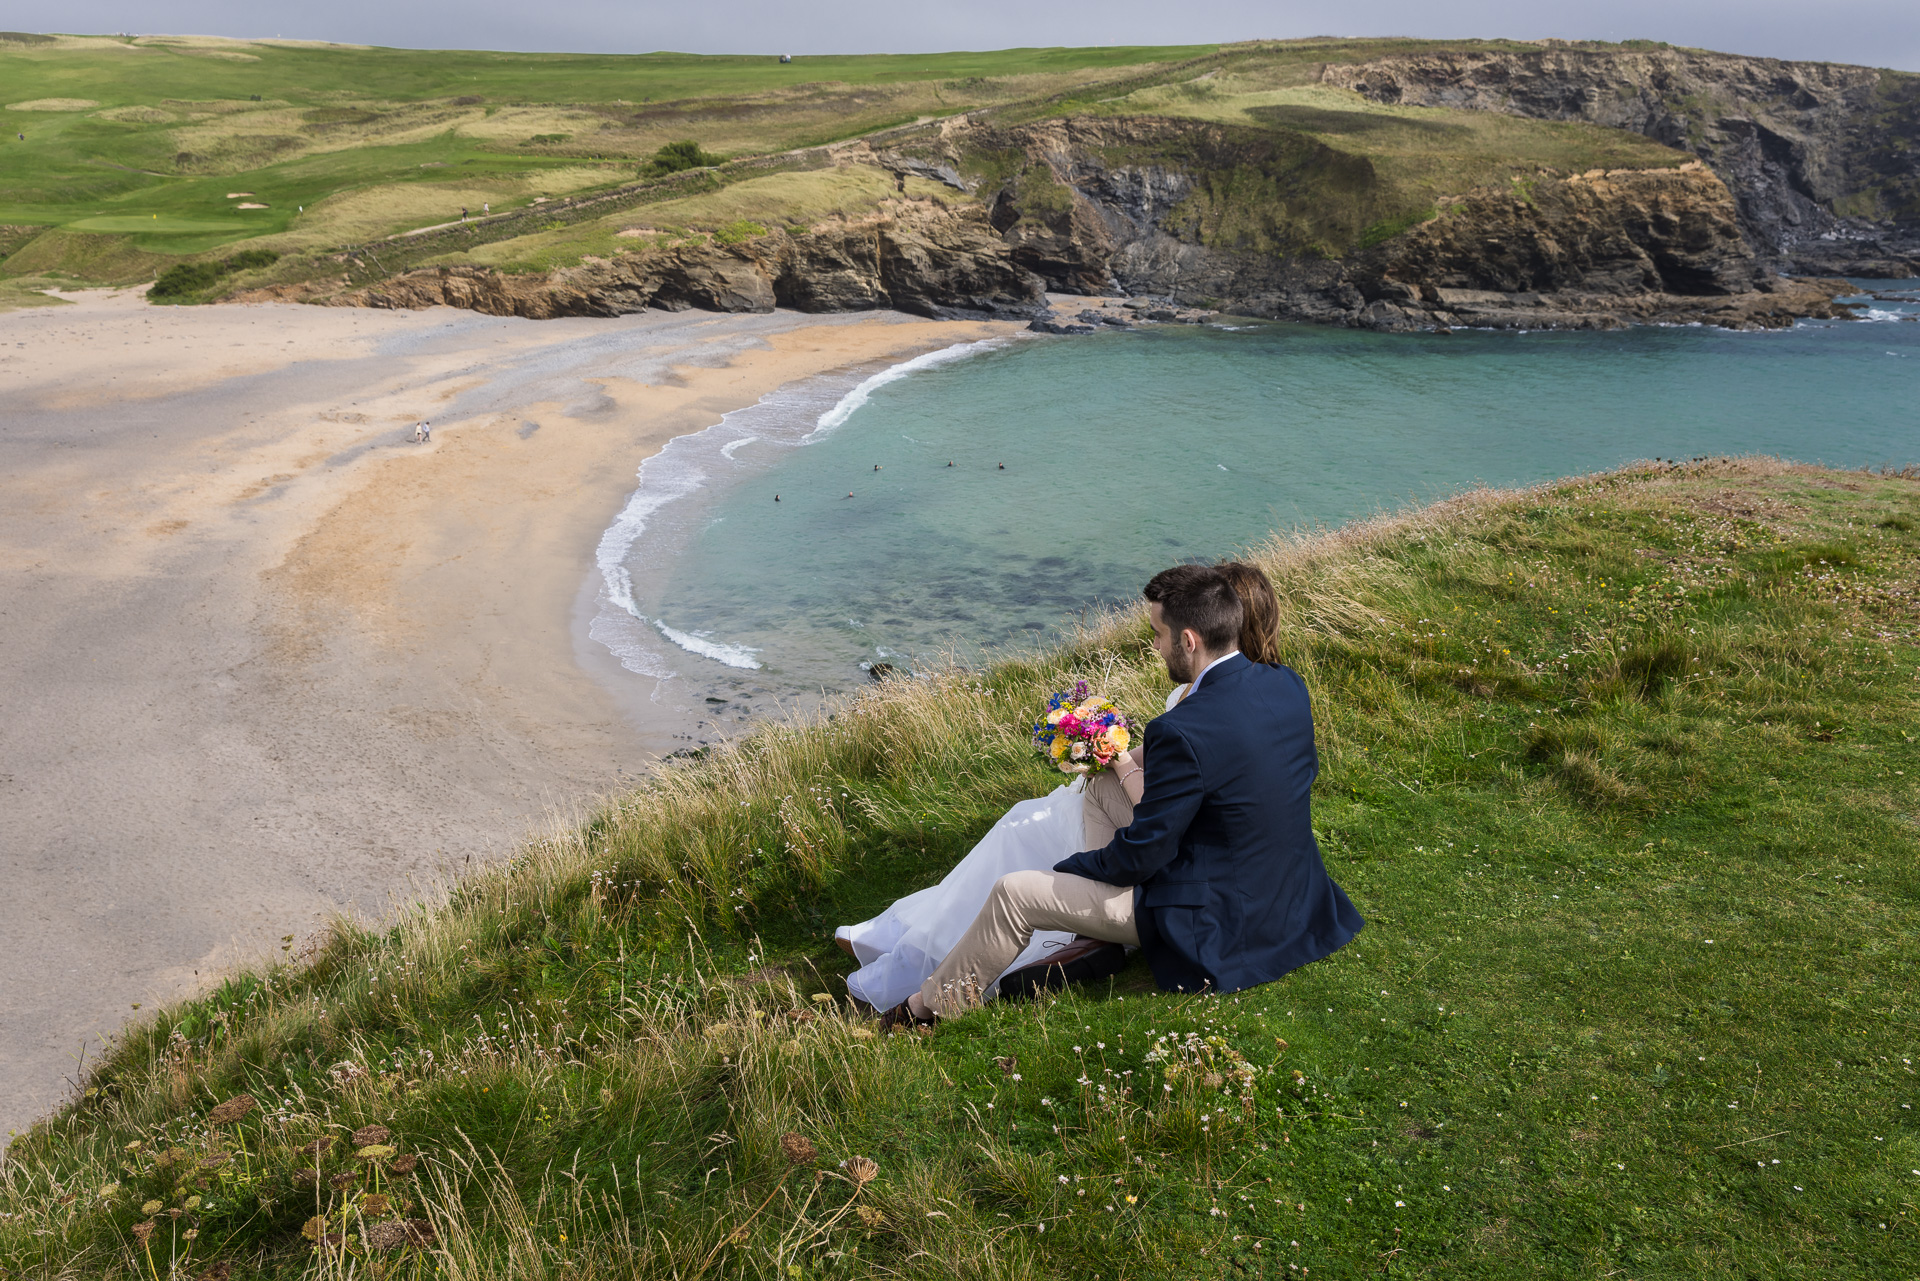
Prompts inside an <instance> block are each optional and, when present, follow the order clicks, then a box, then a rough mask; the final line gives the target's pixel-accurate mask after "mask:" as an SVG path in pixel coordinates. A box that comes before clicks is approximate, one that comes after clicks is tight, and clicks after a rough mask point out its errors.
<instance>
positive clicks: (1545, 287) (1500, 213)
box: [960, 118, 1849, 332]
mask: <svg viewBox="0 0 1920 1281" xmlns="http://www.w3.org/2000/svg"><path fill="white" fill-rule="evenodd" d="M1248 132H1251V131H1248ZM960 141H961V142H962V144H963V145H965V146H967V147H971V148H976V149H979V150H983V151H986V152H989V153H993V154H997V155H999V156H1001V157H1002V167H1003V168H1004V167H1006V161H1005V157H1007V156H1018V157H1020V158H1022V161H1023V163H1024V164H1025V165H1026V168H1025V169H1022V170H1020V171H1019V173H1018V174H1017V175H1016V176H1015V177H1013V178H1011V179H1008V180H1007V182H1006V184H1005V185H1004V186H1003V187H1002V189H1001V190H1000V191H999V192H997V193H993V194H991V195H990V196H988V195H986V193H984V192H983V193H982V194H983V196H986V198H987V199H989V200H990V201H991V210H992V213H991V222H992V224H993V226H994V227H995V228H996V229H997V230H999V231H1000V232H1001V236H1002V239H1003V240H1004V241H1005V242H1006V244H1007V247H1008V251H1009V253H1010V254H1011V256H1012V257H1013V260H1014V261H1015V262H1017V263H1019V264H1020V265H1022V266H1024V267H1027V268H1029V269H1030V270H1032V271H1033V272H1034V273H1035V274H1037V275H1039V276H1040V277H1041V278H1043V279H1044V280H1046V282H1047V284H1048V287H1049V288H1050V289H1052V290H1053V291H1055V292H1056V293H1083V294H1102V293H1116V292H1117V293H1127V294H1150V295H1155V296H1160V297H1165V298H1168V299H1172V300H1176V301H1178V302H1179V303H1182V304H1186V305H1188V306H1202V307H1209V308H1219V309H1226V310H1231V311H1234V312H1237V313H1240V314H1242V315H1254V316H1265V317H1272V318H1275V319H1287V320H1304V321H1313V322H1319V323H1332V324H1346V325H1356V326H1360V327H1365V328H1373V329H1388V330H1397V329H1412V328H1434V327H1450V326H1453V325H1467V324H1473V325H1481V324H1484V325H1493V326H1499V327H1507V326H1523V327H1528V328H1552V327H1561V328H1568V327H1572V328H1593V327H1600V328H1611V327H1614V326H1618V325H1623V324H1631V323H1638V322H1643V321H1649V320H1656V321H1672V322H1675V323H1681V322H1693V321H1701V322H1705V323H1710V324H1722V325H1730V326H1733V327H1737V328H1762V327H1771V326H1774V325H1779V324H1787V323H1791V321H1792V319H1793V317H1794V316H1795V315H1831V314H1837V315H1843V316H1844V315H1847V314H1849V313H1848V312H1847V311H1846V310H1845V309H1844V308H1836V307H1835V306H1834V305H1833V302H1832V298H1833V296H1834V293H1835V292H1836V290H1835V288H1833V287H1821V286H1808V287H1805V288H1794V289H1788V290H1786V291H1784V292H1782V291H1781V290H1780V289H1778V288H1777V285H1778V282H1777V281H1776V280H1774V279H1773V277H1772V276H1771V274H1770V273H1768V272H1766V271H1764V270H1763V269H1762V268H1760V267H1759V265H1758V264H1757V263H1756V262H1755V259H1754V255H1753V253H1752V251H1751V249H1750V248H1749V247H1748V245H1747V244H1746V242H1745V241H1744V240H1743V238H1742V232H1741V226H1740V220H1739V210H1738V208H1737V206H1736V204H1735V202H1734V199H1733V197H1732V195H1731V194H1730V193H1729V192H1728V190H1727V187H1726V185H1725V184H1724V183H1722V182H1721V181H1720V179H1719V178H1717V177H1716V176H1715V175H1714V174H1713V173H1712V172H1710V171H1709V170H1708V169H1707V168H1706V167H1704V166H1703V165H1701V164H1700V163H1698V162H1690V163H1689V164H1687V165H1685V166H1683V167H1680V168H1676V169H1652V170H1615V171H1612V172H1608V173H1602V172H1600V171H1597V170H1596V171H1593V172H1591V173H1589V174H1583V175H1579V176H1574V177H1568V178H1550V177H1544V176H1543V177H1541V178H1539V179H1538V180H1536V181H1533V182H1531V183H1529V184H1527V185H1526V187H1525V188H1524V189H1521V188H1515V189H1511V190H1509V189H1501V190H1480V191H1475V192H1473V193H1470V194H1469V195H1467V196H1465V197H1463V198H1460V199H1458V200H1454V201H1451V202H1448V203H1447V204H1446V205H1445V207H1444V208H1443V210H1442V211H1441V214H1440V216H1438V217H1436V218H1433V219H1430V220H1429V221H1427V222H1425V223H1423V224H1419V225H1417V226H1415V227H1413V228H1411V229H1409V230H1408V231H1406V232H1405V233H1403V234H1401V235H1398V236H1394V237H1392V238H1390V239H1388V240H1387V241H1385V242H1384V243H1382V244H1380V245H1377V246H1375V247H1373V248H1371V249H1366V250H1361V251H1358V252H1355V253H1352V254H1349V255H1348V256H1346V257H1345V258H1334V257H1330V256H1328V255H1326V254H1324V253H1321V252H1316V251H1315V249H1314V246H1313V245H1312V244H1311V243H1310V240H1309V236H1308V234H1303V233H1301V232H1299V231H1298V229H1297V228H1294V227H1289V226H1286V225H1284V224H1285V220H1286V219H1287V217H1288V209H1287V207H1286V205H1285V204H1284V203H1283V202H1275V201H1272V200H1271V199H1269V200H1268V201H1267V203H1266V206H1265V208H1266V210H1267V212H1266V213H1265V217H1266V218H1267V219H1268V221H1269V222H1271V223H1277V224H1283V225H1281V226H1279V228H1278V229H1277V230H1271V231H1266V232H1264V233H1263V232H1262V231H1260V230H1259V229H1255V230H1254V231H1250V232H1245V233H1242V234H1241V235H1240V236H1239V237H1238V238H1237V239H1236V237H1235V236H1233V235H1230V234H1228V235H1223V234H1219V226H1220V224H1218V223H1216V224H1214V225H1213V226H1209V225H1207V218H1208V214H1207V213H1206V205H1207V201H1208V191H1207V188H1208V185H1209V184H1210V183H1219V182H1220V181H1221V175H1222V174H1232V175H1234V176H1235V177H1236V179H1237V180H1238V181H1239V182H1240V183H1241V184H1242V185H1243V186H1244V185H1246V184H1248V183H1249V182H1250V181H1251V182H1255V183H1257V179H1258V174H1259V171H1260V167H1261V166H1262V165H1263V164H1265V163H1266V162H1267V161H1268V160H1269V159H1271V157H1269V156H1266V155H1263V154H1261V153H1260V152H1259V151H1258V149H1257V148H1258V145H1259V140H1258V139H1255V148H1256V149H1255V152H1254V154H1252V155H1251V156H1249V155H1248V154H1247V153H1246V152H1244V151H1242V152H1239V153H1236V151H1235V145H1236V143H1237V142H1239V141H1241V139H1239V138H1236V137H1235V136H1234V132H1233V131H1231V130H1226V129H1223V128H1221V127H1218V126H1212V125H1205V124H1195V123H1192V122H1188V121H1174V120H1156V119H1124V118H1123V119H1111V118H1109V119H1096V120H1071V119H1070V120H1051V121H1043V122H1040V123H1038V124H1034V125H1027V126H1021V127H1018V128H1014V129H1008V130H998V131H989V130H979V131H976V132H974V133H971V134H969V135H967V136H966V137H964V138H963V139H961V140H960ZM1114 157H1125V158H1126V159H1124V160H1121V161H1120V162H1119V163H1116V162H1115V161H1114V159H1113V158H1114ZM1280 159H1281V161H1282V163H1283V164H1284V165H1285V166H1286V167H1287V171H1288V175H1289V177H1290V179H1291V180H1292V181H1294V182H1295V183H1297V184H1300V185H1302V186H1304V187H1305V188H1306V189H1307V190H1308V191H1310V192H1325V191H1327V190H1328V189H1329V188H1331V189H1333V190H1334V191H1335V192H1336V193H1337V194H1338V195H1340V196H1341V197H1342V198H1343V202H1344V203H1345V204H1347V205H1350V206H1351V207H1353V208H1355V209H1357V210H1358V211H1360V212H1359V216H1360V217H1369V216H1371V215H1370V214H1369V213H1368V212H1367V211H1368V209H1369V205H1368V203H1367V194H1368V185H1369V184H1370V183H1371V180H1372V174H1371V170H1370V168H1369V169H1361V168H1359V167H1356V166H1352V165H1349V164H1347V163H1346V161H1347V160H1349V159H1351V158H1349V157H1340V156H1338V155H1337V154H1335V153H1327V152H1326V151H1325V149H1324V148H1321V149H1318V150H1315V149H1313V148H1302V149H1299V150H1297V151H1295V152H1293V153H1291V154H1288V155H1285V156H1283V157H1281V158H1280ZM1041 166H1044V168H1045V170H1046V174H1045V177H1044V179H1043V180H1040V181H1035V180H1034V179H1033V178H1032V176H1031V175H1032V173H1033V170H1034V169H1035V168H1037V167H1041ZM1249 171H1251V172H1252V173H1253V175H1254V177H1253V178H1252V179H1249V178H1248V176H1247V175H1248V173H1249ZM1033 193H1037V196H1038V198H1037V199H1035V198H1033ZM1288 234H1293V235H1295V236H1296V241H1295V244H1296V245H1301V247H1299V248H1296V249H1295V250H1294V251H1293V252H1287V251H1286V249H1285V248H1284V245H1285V241H1284V239H1283V238H1284V237H1285V236H1286V235H1288ZM1263 239H1264V243H1262V241H1263ZM1276 242H1278V243H1276ZM1301 242H1307V243H1304V244H1302V243H1301ZM1276 250H1278V251H1276ZM1443 294H1445V295H1447V296H1448V297H1450V298H1451V299H1452V301H1451V302H1443V301H1442V295H1443ZM1509 304H1511V305H1509ZM1796 308H1798V309H1799V310H1798V311H1796V310H1795V309H1796ZM1090 323H1091V321H1090V319H1089V317H1088V316H1086V315H1081V316H1077V317H1061V316H1053V317H1047V318H1044V319H1043V322H1042V323H1041V324H1040V325H1039V326H1037V327H1040V328H1044V329H1047V331H1048V332H1079V326H1080V325H1087V324H1090ZM1054 326H1058V328H1055V327H1054Z"/></svg>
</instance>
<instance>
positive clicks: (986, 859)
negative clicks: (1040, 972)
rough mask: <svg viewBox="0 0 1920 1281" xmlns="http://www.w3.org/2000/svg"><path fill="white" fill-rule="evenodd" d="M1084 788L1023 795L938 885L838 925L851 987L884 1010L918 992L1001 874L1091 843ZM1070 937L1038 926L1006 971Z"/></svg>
mask: <svg viewBox="0 0 1920 1281" xmlns="http://www.w3.org/2000/svg"><path fill="white" fill-rule="evenodd" d="M1186 692H1187V687H1186V686H1185V685H1182V686H1180V687H1178V688H1177V689H1175V690H1174V691H1173V692H1172V693H1171V694H1169V695H1167V706H1168V707H1169V708H1171V707H1172V706H1173V705H1174V704H1175V703H1177V702H1179V701H1180V698H1181V696H1182V695H1183V694H1185V693H1186ZM1084 788H1085V780H1084V779H1080V778H1076V779H1074V780H1073V781H1072V782H1071V783H1068V784H1067V785H1066V786H1064V787H1056V788H1054V789H1053V791H1052V793H1050V794H1049V795H1046V796H1041V797H1037V798H1035V799H1034V800H1030V801H1021V802H1020V803H1019V804H1018V805H1015V806H1014V807H1013V808H1012V809H1010V810H1008V811H1007V812H1006V813H1005V814H1003V815H1001V817H1000V821H999V822H998V823H995V824H994V825H993V829H992V830H991V831H989V832H988V833H987V834H986V835H985V836H983V837H981V838H980V843H979V844H978V845H975V846H974V847H973V849H972V850H971V851H970V852H969V853H968V854H967V856H966V857H965V858H963V859H961V860H960V863H959V865H958V866H957V867H955V868H954V869H953V870H952V871H951V872H948V873H947V876H946V879H945V880H943V881H941V882H940V883H939V884H938V885H930V886H928V887H927V888H926V889H924V890H921V891H919V892H918V893H914V894H909V895H907V896H906V897H905V898H903V899H900V900H898V901H897V902H895V903H894V905H893V906H892V907H889V908H888V909H887V910H886V911H884V912H882V913H880V915H878V916H876V917H874V918H873V919H872V920H871V921H862V922H860V924H858V925H843V926H841V927H840V928H839V929H838V930H836V931H834V933H835V936H836V937H838V938H843V939H845V940H846V941H847V942H848V943H850V944H852V945H853V957H854V959H855V960H856V961H859V962H860V968H859V969H857V970H855V971H854V972H853V973H852V974H851V975H849V976H848V977H847V991H848V992H850V993H851V994H853V995H854V996H857V997H859V998H860V999H861V1000H863V1001H865V1002H866V1003H867V1004H868V1005H871V1006H873V1007H874V1008H875V1009H879V1010H890V1009H892V1008H893V1007H894V1006H896V1005H898V1004H900V1002H902V1001H904V1000H906V999H907V996H908V994H909V993H912V992H918V991H919V990H920V985H921V984H922V983H925V982H926V981H927V979H928V978H929V977H930V976H931V975H932V974H933V972H934V970H935V969H937V968H938V967H939V965H940V962H942V961H944V960H946V959H947V953H948V952H951V951H952V950H953V945H954V944H956V943H958V942H959V941H960V936H961V935H962V934H965V933H966V932H967V927H968V926H970V925H972V924H973V918H974V917H976V916H978V915H979V914H980V909H981V907H983V906H984V905H985V904H986V901H987V893H988V891H990V890H991V889H993V884H994V882H995V881H997V880H999V879H1000V878H1001V877H1003V876H1005V875H1006V874H1007V873H1008V872H1022V871H1029V870H1032V871H1042V872H1050V871H1052V870H1053V865H1054V864H1055V863H1058V862H1059V861H1060V860H1062V859H1064V858H1069V857H1071V856H1072V855H1074V854H1077V853H1079V852H1080V851H1081V850H1082V849H1083V848H1085V846H1084V843H1083V842H1084V840H1085V831H1086V827H1085V810H1084V804H1083V798H1082V795H1081V793H1082V792H1083V790H1084ZM1072 941H1073V935H1071V934H1066V933H1062V932H1061V931H1058V930H1039V931H1036V932H1035V933H1034V936H1033V941H1032V942H1030V943H1028V944H1027V949H1026V951H1024V952H1022V953H1020V955H1019V956H1017V957H1015V958H1014V960H1013V964H1012V965H1009V966H1008V967H1007V968H1006V970H1005V971H1004V972H1003V973H1002V975H1001V977H1002V978H1005V977H1006V975H1007V974H1011V973H1013V972H1014V971H1015V970H1020V969H1025V968H1026V967H1027V966H1029V965H1034V964H1037V963H1038V962H1040V961H1042V960H1044V959H1046V956H1047V954H1048V953H1049V952H1052V951H1054V950H1056V949H1058V948H1061V947H1064V946H1065V945H1066V944H1068V943H1070V942H1072ZM998 986H999V983H998V980H996V981H995V983H994V987H993V988H989V989H988V991H987V992H986V993H985V995H986V996H988V997H991V996H992V995H993V994H994V991H995V990H996V989H997V988H998Z"/></svg>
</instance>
